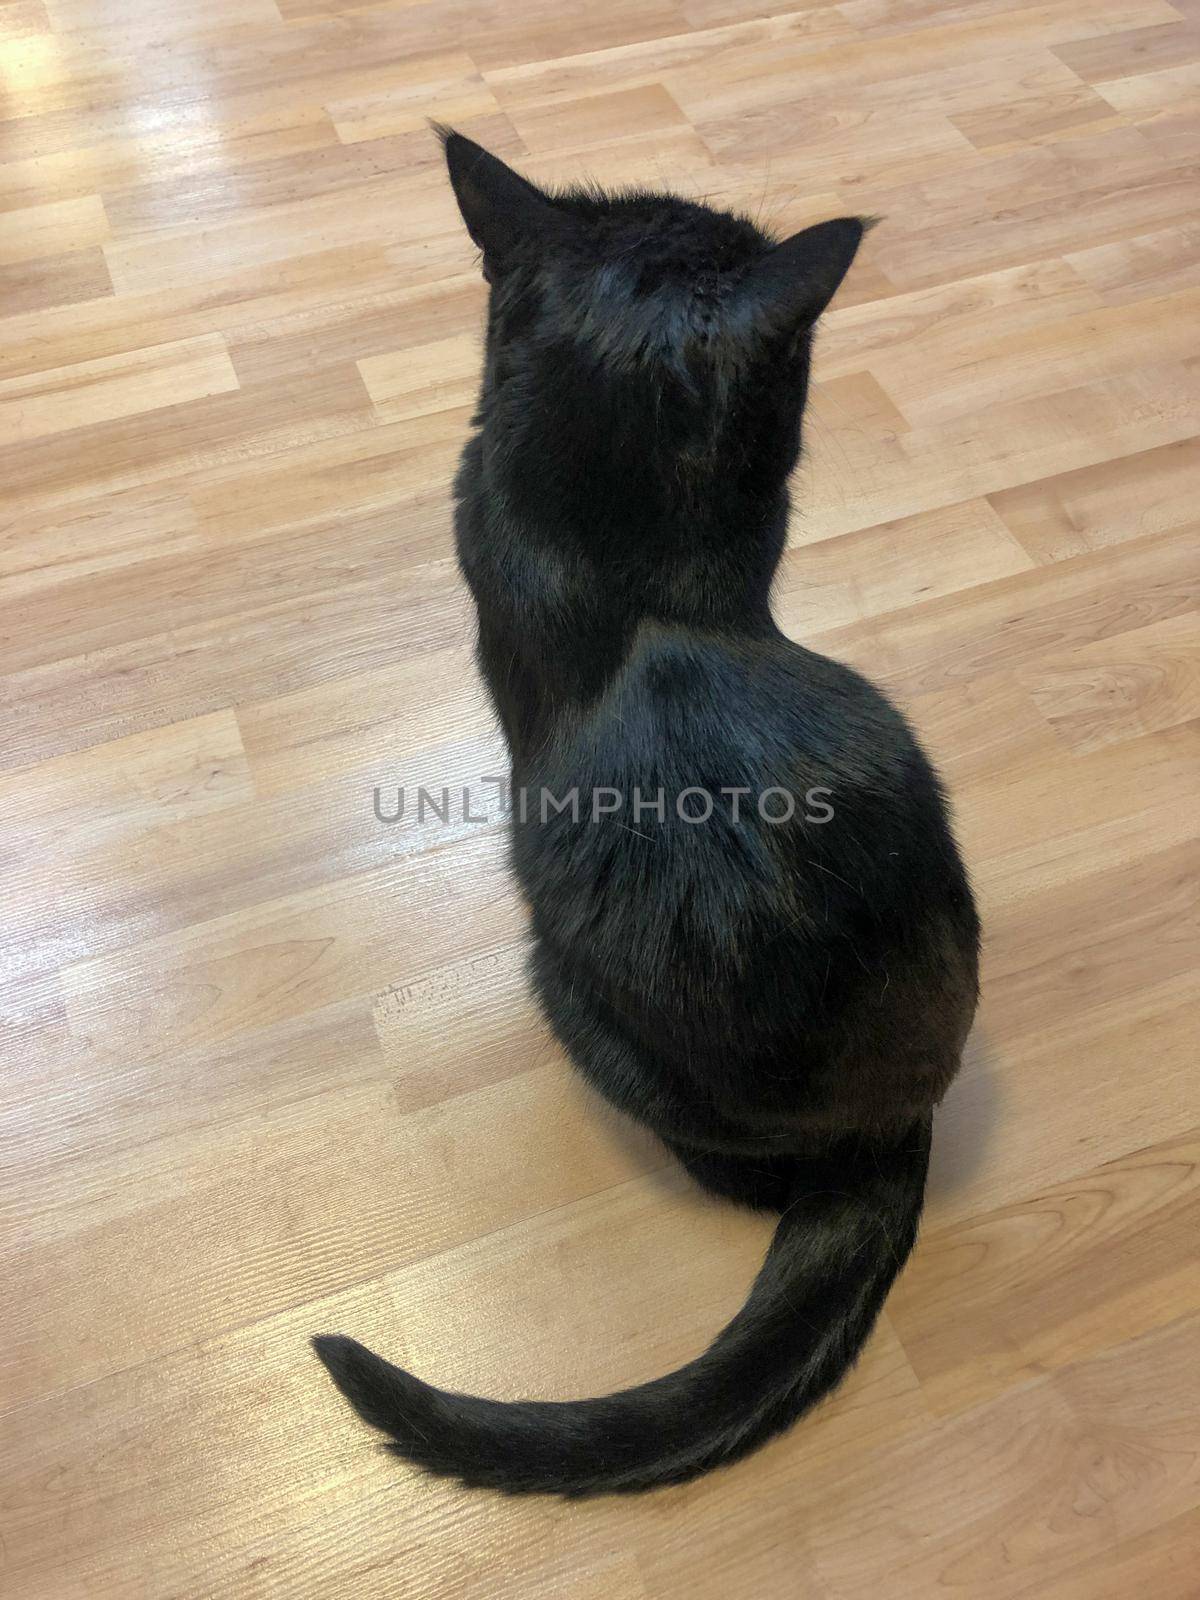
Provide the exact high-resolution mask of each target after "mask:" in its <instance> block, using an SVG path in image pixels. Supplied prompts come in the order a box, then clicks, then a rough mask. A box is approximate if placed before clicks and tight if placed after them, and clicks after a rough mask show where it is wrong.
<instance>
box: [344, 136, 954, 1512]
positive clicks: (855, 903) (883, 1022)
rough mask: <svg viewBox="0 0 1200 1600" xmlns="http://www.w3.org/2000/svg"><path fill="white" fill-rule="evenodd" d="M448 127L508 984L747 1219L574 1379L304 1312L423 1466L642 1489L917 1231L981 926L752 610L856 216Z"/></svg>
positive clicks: (856, 727)
mask: <svg viewBox="0 0 1200 1600" xmlns="http://www.w3.org/2000/svg"><path fill="white" fill-rule="evenodd" d="M443 136H444V140H445V148H446V158H447V161H448V164H449V169H450V178H451V182H452V183H453V185H454V191H455V194H456V195H457V197H458V203H459V206H460V208H461V210H462V214H463V218H464V220H465V222H466V225H467V228H468V230H469V231H470V234H471V237H472V239H473V240H474V241H475V243H476V244H477V245H478V247H479V248H480V250H481V251H482V252H483V273H484V276H485V278H486V279H487V281H488V283H489V284H490V285H491V298H490V307H489V313H488V329H487V350H486V358H485V371H484V378H483V388H482V394H481V398H480V403H479V410H478V413H477V416H476V418H475V431H474V433H473V434H472V437H471V439H470V441H469V442H468V444H467V446H466V448H465V450H464V452H463V458H462V466H461V469H460V471H459V475H458V481H457V485H456V495H457V503H458V515H457V531H458V552H459V558H460V561H461V564H462V570H463V572H464V574H465V575H466V579H467V582H468V583H469V585H470V587H471V591H472V593H473V595H474V597H475V602H476V605H477V607H478V612H479V661H480V664H481V666H482V669H483V673H484V676H485V677H486V679H487V683H488V688H489V689H490V691H491V696H492V699H493V701H494V703H495V706H496V710H497V712H498V714H499V716H500V719H501V721H502V723H503V726H504V731H505V734H506V735H507V738H508V744H509V747H510V750H511V753H512V770H513V781H514V785H515V789H516V791H517V799H516V805H515V809H514V819H513V860H514V863H515V867H516V872H517V876H518V878H519V880H520V883H521V887H522V889H523V890H524V893H525V895H526V897H527V898H528V901H529V904H530V906H531V908H532V912H533V930H534V948H533V956H532V972H533V981H534V985H535V987H536V990H537V993H538V996H539V998H540V1000H541V1003H542V1006H543V1008H544V1010H545V1012H546V1015H547V1017H548V1018H549V1020H550V1022H551V1024H552V1025H553V1027H554V1030H555V1032H556V1033H557V1035H558V1037H559V1039H560V1040H561V1041H562V1043H563V1045H564V1047H565V1048H566V1050H567V1051H568V1052H569V1054H570V1056H571V1058H572V1060H573V1061H574V1062H575V1064H576V1065H577V1066H578V1067H579V1069H580V1071H581V1072H583V1073H584V1074H585V1076H586V1077H587V1078H588V1079H589V1080H590V1081H591V1082H592V1083H593V1084H594V1085H595V1087H596V1088H597V1089H599V1090H600V1092H601V1093H602V1094H604V1095H605V1096H607V1098H608V1099H609V1100H611V1101H612V1102H613V1103H614V1104H615V1105H617V1106H619V1107H621V1109H622V1110H624V1111H626V1112H628V1113H630V1114H631V1115H632V1116H634V1117H637V1118H638V1119H639V1120H640V1121H642V1122H644V1123H646V1124H648V1125H649V1127H651V1128H652V1129H653V1130H654V1131H655V1133H657V1134H658V1135H659V1136H660V1137H661V1138H662V1139H663V1140H664V1141H665V1143H666V1144H667V1145H668V1146H669V1147H670V1149H671V1150H672V1151H674V1153H675V1154H676V1155H677V1156H678V1157H679V1159H680V1161H681V1162H682V1163H683V1164H684V1166H685V1167H686V1168H687V1170H688V1171H689V1172H690V1173H691V1174H692V1175H693V1176H694V1177H695V1178H696V1179H697V1180H698V1181H699V1182H700V1183H701V1184H703V1185H704V1186H705V1187H706V1188H708V1189H710V1190H713V1191H714V1192H716V1193H717V1194H721V1195H725V1196H728V1197H730V1198H732V1199H734V1200H738V1201H742V1202H745V1203H748V1204H751V1205H756V1206H762V1207H769V1208H770V1209H772V1210H775V1211H779V1212H781V1213H782V1216H781V1219H780V1222H779V1225H778V1228H777V1231H776V1234H775V1238H774V1241H773V1243H772V1245H771V1249H770V1252H769V1253H768V1256H767V1260H766V1263H765V1265H764V1266H763V1268H762V1271H761V1272H760V1274H759V1276H758V1279H757V1281H756V1282H755V1285H754V1287H753V1289H752V1291H751V1294H750V1298H749V1300H748V1301H747V1302H746V1305H745V1306H744V1307H743V1309H742V1310H741V1311H740V1312H739V1313H738V1315H737V1316H736V1317H735V1318H734V1319H733V1321H732V1322H731V1323H730V1324H729V1326H728V1327H727V1328H725V1330H724V1331H723V1332H722V1333H720V1334H719V1335H718V1337H717V1338H716V1340H715V1341H714V1342H713V1343H712V1345H710V1347H709V1348H708V1349H707V1350H706V1351H705V1352H704V1354H703V1355H701V1356H698V1357H697V1358H696V1359H695V1360H694V1361H691V1362H689V1363H688V1365H687V1366H685V1367H682V1368H680V1370H679V1371H677V1372H674V1373H671V1374H670V1375H669V1376H667V1377H664V1378H659V1379H657V1380H656V1381H654V1382H652V1383H645V1384H641V1385H639V1386H638V1387H637V1388H634V1389H628V1390H626V1391H624V1392H622V1393H620V1394H613V1395H608V1396H606V1397H604V1398H602V1399H595V1400H581V1401H570V1402H562V1403H559V1402H553V1403H549V1402H536V1401H528V1402H520V1403H516V1404H505V1403H500V1402H496V1401H492V1400H484V1399H477V1398H474V1397H471V1396H467V1395H460V1394H450V1393H447V1392H445V1391H443V1390H439V1389H434V1388H432V1387H430V1386H429V1385H427V1384H425V1383H422V1382H421V1381H420V1380H419V1379H417V1378H414V1377H412V1376H411V1375H410V1374H408V1373H407V1372H404V1371H402V1370H400V1369H399V1368H397V1367H394V1366H392V1365H390V1364H389V1363H388V1362H386V1361H383V1360H381V1359H380V1358H379V1357H378V1356H376V1355H373V1354H372V1353H371V1352H370V1351H368V1350H366V1349H364V1348H363V1347H362V1346H361V1345H359V1344H356V1343H355V1342H354V1341H353V1340H351V1339H345V1338H341V1337H336V1336H327V1337H323V1338H319V1339H317V1340H315V1341H314V1343H315V1346H316V1349H317V1353H318V1354H319V1356H320V1357H321V1359H322V1361H324V1363H325V1365H326V1366H327V1367H328V1369H329V1371H330V1373H331V1375H332V1377H333V1379H334V1381H335V1383H336V1384H337V1385H338V1387H339V1388H340V1389H341V1391H342V1393H343V1394H344V1395H346V1397H347V1398H348V1399H349V1400H350V1401H351V1403H352V1404H353V1405H354V1406H355V1408H356V1409H357V1410H358V1412H359V1413H360V1414H361V1415H362V1416H363V1417H364V1418H365V1419H366V1420H367V1421H368V1422H370V1423H373V1424H374V1425H375V1426H376V1427H377V1428H381V1429H383V1430H384V1431H385V1432H386V1433H388V1434H390V1435H391V1437H392V1439H393V1441H394V1448H395V1450H396V1451H397V1452H398V1453H399V1454H400V1455H402V1456H404V1457H405V1458H407V1459H408V1460H410V1461H413V1462H416V1463H418V1464H419V1465H421V1466H423V1467H426V1468H428V1469H430V1470H432V1471H434V1472H441V1473H451V1474H453V1475H455V1476H456V1477H458V1478H460V1479H462V1480H463V1481H464V1482H466V1483H469V1484H484V1485H490V1486H492V1487H495V1488H499V1489H504V1490H509V1491H512V1492H539V1491H540V1492H546V1493H558V1494H566V1495H581V1494H589V1493H598V1492H604V1491H615V1490H639V1489H648V1488H652V1487H653V1486H655V1485H658V1484H666V1483H678V1482H681V1481H682V1480H684V1479H687V1478H692V1477H695V1476H696V1475H697V1474H699V1473H702V1472H705V1471H707V1470H708V1469H709V1468H710V1467H715V1466H718V1465H720V1464H721V1463H723V1462H728V1461H733V1460H735V1459H736V1458H738V1457H739V1456H743V1455H745V1454H746V1453H747V1452H748V1451H750V1450H752V1449H754V1448H755V1446H757V1445H759V1444H761V1443H762V1442H763V1441H764V1440H765V1439H768V1438H769V1437H770V1436H771V1435H772V1434H775V1433H778V1432H780V1431H781V1430H782V1429H784V1428H787V1427H788V1426H789V1425H790V1424H791V1423H792V1422H794V1421H795V1420H796V1418H797V1417H799V1416H800V1415H801V1414H802V1413H804V1412H805V1411H807V1410H809V1409H810V1407H812V1406H813V1405H814V1404H815V1402H816V1401H818V1400H819V1399H820V1398H821V1397H822V1396H823V1395H825V1394H827V1393H828V1392H829V1391H830V1390H831V1389H832V1388H833V1387H834V1386H835V1385H836V1384H837V1383H838V1381H839V1380H840V1379H841V1378H842V1376H843V1375H844V1374H845V1372H846V1371H847V1369H848V1368H849V1367H850V1365H851V1364H852V1362H853V1361H854V1359H855V1357H856V1355H857V1354H858V1352H859V1350H860V1348H861V1347H862V1344H863V1342H864V1340H865V1339H866V1338H867V1335H868V1334H869V1333H870V1331H871V1327H872V1324H873V1323H874V1321H875V1317H876V1315H877V1313H878V1312H879V1309H880V1307H881V1305H882V1304H883V1301H884V1298H885V1297H886V1295H887V1292H888V1290H889V1288H890V1287H891V1284H892V1282H893V1280H894V1278H895V1277H896V1274H897V1273H898V1272H899V1270H900V1268H901V1267H902V1265H903V1263H904V1261H905V1259H906V1257H907V1256H908V1253H909V1251H910V1249H911V1248H912V1245H913V1241H914V1238H915V1236H916V1231H917V1223H918V1218H919V1216H920V1211H921V1204H922V1198H923V1193H924V1187H925V1172H926V1165H927V1161H928V1153H929V1138H930V1121H931V1113H932V1110H933V1108H934V1106H935V1105H936V1104H937V1102H938V1101H939V1099H940V1098H941V1096H942V1095H943V1094H944V1092H945V1090H946V1087H947V1085H948V1084H949V1083H950V1080H951V1078H952V1077H953V1076H954V1073H955V1071H956V1069H957V1067H958V1063H959V1056H960V1053H961V1051H962V1048H963V1043H964V1041H965V1039H966V1037H967V1033H968V1030H969V1029H970V1026H971V1020H972V1017H973V1015H974V1011H975V1005H976V999H977V956H978V938H979V928H978V921H977V918H976V915H975V909H974V905H973V903H972V898H971V891H970V887H969V885H968V881H967V877H966V874H965V872H964V869H963V866H962V863H961V861H960V859H959V856H958V852H957V850H956V848H955V845H954V840H953V838H952V835H951V832H950V826H949V823H948V820H947V815H946V807H945V804H944V801H943V798H942V794H941V790H940V788H939V784H938V780H937V778H936V776H935V774H934V773H933V771H932V770H931V768H930V765H929V763H928V761H927V760H926V758H925V756H924V755H923V754H922V752H921V750H920V748H919V746H918V745H917V743H916V740H915V739H914V737H913V734H912V732H911V730H910V729H909V728H908V726H907V725H906V723H905V722H904V720H903V718H902V717H901V716H900V715H899V713H898V712H897V711H896V710H895V709H894V708H893V707H892V706H891V705H889V703H888V702H887V700H885V699H884V697H883V696H882V695H881V694H880V693H879V692H878V691H877V690H876V689H874V688H872V687H871V685H870V684H868V683H866V682H865V681H864V680H863V679H862V678H860V677H859V676H858V675H857V674H856V673H854V672H851V671H849V670H848V669H847V668H845V667H843V666H839V665H838V664H837V663H835V662H833V661H828V660H826V659H825V658H824V657H822V656H819V655H814V654H812V653H811V652H809V651H807V650H804V649H802V648H801V647H800V646H799V645H795V644H793V643H791V641H790V640H788V639H786V638H785V637H784V636H783V635H782V634H781V633H780V632H779V630H778V628H777V627H776V626H775V623H774V621H773V620H772V617H771V612H770V605H769V590H770V585H771V579H772V575H773V574H774V572H775V569H776V566H777V564H778V562H779V558H780V554H781V552H782V550H783V547H784V536H785V529H786V525H787V516H788V492H787V479H788V475H789V473H790V471H791V469H792V468H793V466H794V465H795V463H796V460H797V456H798V454H799V449H800V422H801V413H802V411H803V409H804V403H805V396H806V389H807V384H808V373H809V356H810V347H811V343H812V335H813V327H814V324H815V322H816V320H817V318H818V317H819V316H820V314H821V312H822V311H823V310H824V308H825V306H826V305H827V304H828V302H829V300H830V298H831V297H832V295H833V294H834V291H835V290H836V289H837V287H838V285H839V283H840V282H841V280H842V278H843V276H844V275H845V273H846V271H847V269H848V268H849V266H850V263H851V261H852V260H853V258H854V254H855V251H856V250H857V248H858V244H859V241H860V239H861V237H862V233H863V227H864V224H863V222H862V221H861V220H859V219H856V218H851V217H843V218H839V219H838V220H837V221H833V222H825V223H821V224H820V225H818V226H816V227H812V228H807V229H805V230H804V231H803V232H802V233H798V234H796V235H795V236H794V237H793V238H790V239H786V240H784V241H783V242H782V243H778V244H776V243H772V242H771V241H770V240H769V239H767V238H766V237H764V235H763V234H762V233H761V232H760V231H759V230H758V229H757V228H756V227H754V226H753V225H752V224H751V223H750V222H748V221H747V220H746V219H745V218H742V217H737V216H731V215H728V214H726V213H723V212H716V211H712V210H709V209H707V208H706V207H704V206H701V205H696V204H694V203H692V202H689V201H685V200H681V199H676V198H673V197H670V196H666V195H658V194H648V193H641V192H638V193H628V194H619V195H605V194H602V193H600V192H599V191H597V190H594V189H574V190H570V191H568V192H566V193H563V194H545V193H543V192H542V191H540V190H539V189H537V188H535V187H534V186H533V185H532V184H530V183H528V182H526V181H525V179H523V178H521V177H519V176H518V175H517V174H516V173H515V172H513V171H511V170H510V169H509V168H508V167H506V166H505V165H504V164H503V163H502V162H500V161H498V160H497V159H496V158H495V157H494V156H492V155H490V154H488V153H487V152H486V151H485V150H482V149H481V148H480V147H479V146H478V145H476V144H473V143H472V142H471V141H470V140H469V139H465V138H463V137H462V136H461V135H460V134H457V133H453V132H446V133H445V134H444V135H443ZM635 791H636V793H635ZM689 791H690V792H689ZM814 791H815V798H814ZM573 794H574V795H575V797H576V801H577V804H576V805H572V804H571V803H570V797H571V796H572V795H573ZM547 796H550V797H551V799H550V801H549V803H547V800H546V797H547ZM789 801H790V802H791V806H792V809H791V810H790V811H789ZM560 808H561V809H560ZM830 813H832V815H830ZM701 817H705V820H699V819H700V818H701ZM694 1248H697V1249H702V1248H703V1241H698V1242H697V1243H696V1244H695V1245H694Z"/></svg>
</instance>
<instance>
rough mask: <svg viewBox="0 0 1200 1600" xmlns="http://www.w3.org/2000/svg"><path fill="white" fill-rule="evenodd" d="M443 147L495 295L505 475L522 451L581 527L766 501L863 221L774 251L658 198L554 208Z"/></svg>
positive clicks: (742, 227)
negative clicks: (634, 513)
mask: <svg viewBox="0 0 1200 1600" xmlns="http://www.w3.org/2000/svg"><path fill="white" fill-rule="evenodd" d="M439 132H440V133H441V136H442V139H443V142H444V145H445V151H446V161H447V166H448V168H449V172H450V181H451V183H452V185H453V187H454V193H455V195H456V197H457V200H458V205H459V209H460V211H461V212H462V216H463V220H464V222H465V223H466V226H467V231H468V232H469V233H470V235H471V238H472V239H473V240H474V242H475V244H476V245H477V246H478V248H479V250H480V251H481V252H482V255H483V275H484V277H485V278H486V279H487V281H488V283H489V284H490V285H491V303H490V309H489V319H488V356H487V365H486V370H485V377H484V390H483V416H484V418H485V421H486V422H487V423H488V424H489V425H490V426H491V427H492V428H493V431H496V432H499V433H502V434H503V435H504V451H503V454H504V457H505V459H506V460H509V459H511V460H513V461H515V463H516V466H515V470H516V471H517V472H518V474H519V473H520V469H521V464H522V461H523V459H525V458H527V457H530V456H532V455H534V454H536V456H537V458H538V461H537V473H538V485H537V487H538V492H539V494H540V495H541V496H542V497H543V498H544V497H545V496H546V495H550V496H553V495H555V494H557V495H558V496H559V498H560V499H561V498H562V497H563V496H566V497H568V498H569V497H570V495H571V494H572V492H573V490H574V491H575V492H577V493H580V494H582V495H584V496H585V497H586V504H583V503H581V504H580V506H579V507H578V508H577V509H578V510H579V512H580V515H584V514H586V512H587V509H588V508H589V507H590V508H593V509H594V508H599V509H600V510H601V511H603V512H606V511H607V510H608V509H609V508H608V506H607V505H606V504H605V502H606V501H607V500H611V499H612V498H613V497H614V496H615V497H619V498H620V499H621V500H622V501H623V502H625V505H626V506H628V504H629V502H630V501H631V500H632V499H634V498H635V497H638V498H640V501H641V503H642V504H643V505H644V506H645V510H646V514H647V516H648V517H659V516H661V515H662V514H663V511H664V509H665V504H664V502H665V501H669V500H671V499H672V497H674V498H678V497H680V496H682V497H683V498H684V499H688V500H690V501H692V502H696V501H698V500H700V501H705V502H707V501H708V499H710V498H711V496H712V495H713V494H714V493H718V494H721V495H724V494H726V493H727V492H728V493H731V494H734V495H738V494H740V495H741V496H742V498H745V497H746V496H747V495H749V496H750V497H751V498H753V497H755V496H756V495H758V496H763V495H770V494H775V493H778V492H780V491H781V489H782V486H783V483H784V481H785V480H786V477H787V474H788V472H789V471H790V470H791V468H792V466H793V465H794V464H795V460H796V456H797V454H798V450H799V432H800V417H801V413H802V411H803V407H804V400H805V394H806V390H807V381H808V359H809V346H810V343H811V336H812V330H813V327H814V324H815V323H816V321H817V318H818V317H819V316H820V315H821V312H822V311H823V310H824V309H825V307H826V305H828V303H829V301H830V299H831V298H832V297H833V294H834V292H835V291H836V289H837V287H838V285H839V284H840V283H841V281H842V279H843V277H844V276H845V274H846V272H847V270H848V269H849V267H850V264H851V262H852V261H853V259H854V255H855V252H856V250H857V249H858V245H859V242H860V240H861V238H862V235H863V232H864V227H865V223H864V222H863V220H862V219H860V218H858V217H841V218H838V219H836V220H834V221H830V222H822V223H818V224H817V225H816V226H815V227H810V228H806V229H804V230H803V231H802V232H800V233H797V234H795V235H793V236H792V237H791V238H789V239H785V240H783V241H781V242H776V241H773V240H771V239H770V238H768V237H767V236H766V235H765V234H764V233H763V232H762V231H761V230H760V229H759V228H757V227H756V226H755V225H754V224H753V223H752V222H750V221H749V219H747V218H745V217H741V216H736V215H733V214H731V213H729V212H725V211H717V210H713V209H711V208H709V207H707V206H704V205H700V204H698V203H696V202H693V201H689V200H684V199H681V198H678V197H676V196H672V195H666V194H657V193H652V192H648V191H641V190H636V191H625V192H622V193H617V194H606V193H603V192H602V191H600V190H599V189H597V188H594V187H581V188H574V189H567V190H563V191H558V192H554V193H550V192H547V191H545V190H542V189H539V188H538V187H536V186H535V185H534V184H532V183H530V182H529V181H528V180H527V179H525V178H523V177H521V176H520V175H519V174H518V173H516V172H514V171H513V170H512V168H510V167H508V166H506V165H505V164H504V162H502V161H500V160H499V159H498V158H497V157H496V156H493V155H491V154H490V153H489V152H488V151H486V150H484V149H482V148H481V147H480V146H479V145H477V144H475V143H473V142H472V141H471V140H470V139H467V138H464V137H463V135H461V134H459V133H455V132H453V131H451V130H449V129H443V130H439ZM581 479H582V480H585V486H584V487H583V488H582V489H581V488H580V487H579V486H580V482H581ZM692 509H693V510H694V509H695V506H694V505H693V506H692Z"/></svg>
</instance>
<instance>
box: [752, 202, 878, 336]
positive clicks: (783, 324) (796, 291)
mask: <svg viewBox="0 0 1200 1600" xmlns="http://www.w3.org/2000/svg"><path fill="white" fill-rule="evenodd" d="M873 220H874V219H869V218H864V217H837V218H835V219H834V220H833V221H832V222H818V223H817V224H816V226H815V227H812V228H805V229H804V230H803V231H802V232H800V233H794V234H793V235H792V237H791V238H790V239H784V240H783V242H782V243H781V244H777V245H775V246H774V247H773V248H772V249H770V250H768V251H767V253H766V254H765V255H763V256H760V257H759V259H758V260H757V261H756V262H755V263H754V265H753V266H752V267H751V268H750V270H749V272H748V273H747V274H746V276H745V277H744V278H743V279H742V282H741V284H740V285H739V286H738V300H739V302H740V303H741V305H742V306H743V307H744V308H745V309H746V310H748V311H749V312H750V314H751V316H752V317H753V318H754V320H755V321H756V322H758V323H760V324H761V323H766V325H767V326H769V327H771V328H773V329H776V330H778V331H779V332H787V331H789V330H791V331H794V332H797V333H798V332H800V331H801V330H802V329H803V328H806V327H811V326H812V324H813V323H814V322H815V321H816V320H817V318H818V317H819V316H820V315H821V313H822V311H824V309H825V307H826V306H827V305H828V304H829V302H830V301H831V300H832V299H833V297H834V295H835V294H836V293H837V290H838V286H839V285H840V283H841V281H842V279H843V278H844V277H845V276H846V274H847V272H849V270H850V263H851V262H852V261H853V260H854V257H855V254H856V252H857V250H858V247H859V245H860V244H861V243H862V236H863V234H864V233H865V232H866V231H867V229H868V228H869V227H870V226H871V225H872V222H873Z"/></svg>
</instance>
